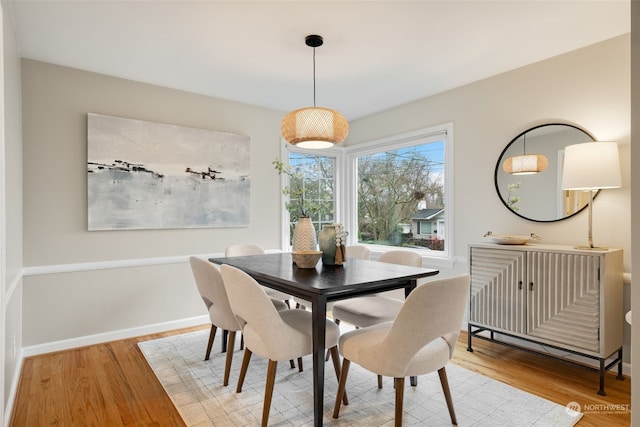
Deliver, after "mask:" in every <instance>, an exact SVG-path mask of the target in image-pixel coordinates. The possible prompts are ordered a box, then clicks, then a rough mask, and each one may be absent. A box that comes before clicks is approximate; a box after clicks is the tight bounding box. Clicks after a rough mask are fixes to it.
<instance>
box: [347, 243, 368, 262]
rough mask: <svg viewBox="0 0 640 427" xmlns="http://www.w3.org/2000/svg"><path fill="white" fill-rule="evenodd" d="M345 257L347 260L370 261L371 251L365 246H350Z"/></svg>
mask: <svg viewBox="0 0 640 427" xmlns="http://www.w3.org/2000/svg"><path fill="white" fill-rule="evenodd" d="M345 255H346V257H347V258H357V259H369V258H370V257H371V250H370V249H369V248H368V247H366V246H364V245H348V246H346V247H345Z"/></svg>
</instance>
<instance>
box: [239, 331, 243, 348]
mask: <svg viewBox="0 0 640 427" xmlns="http://www.w3.org/2000/svg"><path fill="white" fill-rule="evenodd" d="M240 350H244V335H242V332H240Z"/></svg>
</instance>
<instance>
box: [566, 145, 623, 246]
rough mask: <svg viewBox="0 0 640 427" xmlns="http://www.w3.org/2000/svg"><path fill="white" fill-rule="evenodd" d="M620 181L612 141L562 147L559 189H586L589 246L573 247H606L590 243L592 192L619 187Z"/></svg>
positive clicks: (618, 162) (618, 166)
mask: <svg viewBox="0 0 640 427" xmlns="http://www.w3.org/2000/svg"><path fill="white" fill-rule="evenodd" d="M621 181H622V180H621V177H620V156H619V154H618V144H617V143H616V142H587V143H584V144H575V145H569V146H567V147H565V149H564V165H563V168H562V189H563V190H583V191H588V192H589V237H588V238H589V246H576V249H600V250H604V249H607V248H603V247H594V246H593V236H592V233H591V228H592V226H591V218H592V211H593V192H594V191H596V190H601V189H605V188H620V187H621V186H622V184H621Z"/></svg>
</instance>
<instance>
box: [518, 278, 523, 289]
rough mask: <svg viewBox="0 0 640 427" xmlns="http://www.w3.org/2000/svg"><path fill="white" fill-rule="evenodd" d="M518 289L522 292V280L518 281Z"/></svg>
mask: <svg viewBox="0 0 640 427" xmlns="http://www.w3.org/2000/svg"><path fill="white" fill-rule="evenodd" d="M518 289H519V290H522V280H520V281H519V282H518Z"/></svg>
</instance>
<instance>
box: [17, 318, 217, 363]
mask: <svg viewBox="0 0 640 427" xmlns="http://www.w3.org/2000/svg"><path fill="white" fill-rule="evenodd" d="M210 322H211V320H209V316H197V317H191V318H188V319H180V320H173V321H170V322H163V323H156V324H153V325H145V326H140V327H136V328H129V329H121V330H118V331H110V332H105V333H102V334H94V335H86V336H83V337H77V338H71V339H67V340H61V341H53V342H49V343H45V344H38V345H32V346H28V347H23V348H22V351H21V357H30V356H36V355H38V354H45V353H51V352H54V351H61V350H69V349H72V348H77V347H84V346H87V345H93V344H100V343H104V342H109V341H117V340H122V339H126V338H133V337H139V336H141V335H148V334H155V333H158V332H165V331H171V330H173V329H180V328H189V327H192V326H199V325H205V324H208V323H210Z"/></svg>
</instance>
